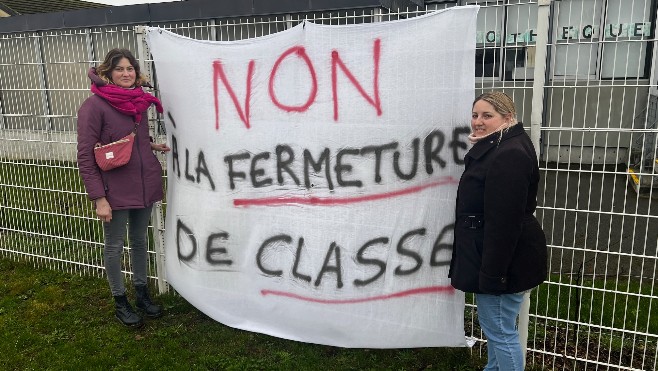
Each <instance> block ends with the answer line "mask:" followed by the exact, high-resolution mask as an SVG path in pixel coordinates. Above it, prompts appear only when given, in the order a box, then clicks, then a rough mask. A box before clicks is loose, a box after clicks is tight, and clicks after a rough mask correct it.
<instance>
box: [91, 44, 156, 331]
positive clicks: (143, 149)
mask: <svg viewBox="0 0 658 371" xmlns="http://www.w3.org/2000/svg"><path fill="white" fill-rule="evenodd" d="M88 76H89V79H90V80H91V92H92V93H93V95H92V96H90V97H89V98H87V99H86V100H85V101H84V103H82V106H80V109H79V111H78V167H79V169H80V176H81V177H82V180H83V182H84V184H85V188H86V190H87V195H88V196H89V199H91V200H92V201H93V203H94V207H95V209H96V215H97V216H98V218H99V219H100V220H101V221H102V222H103V230H104V234H105V245H104V248H103V258H104V264H105V272H106V274H107V279H108V282H109V284H110V290H111V291H112V296H113V297H114V301H115V315H116V317H117V318H118V319H119V321H121V323H123V324H124V325H126V326H131V327H139V326H141V325H142V324H143V322H142V317H141V316H140V315H138V314H137V313H136V312H135V311H134V309H133V308H132V306H131V305H130V303H129V302H128V299H127V297H126V288H125V286H124V282H123V273H122V270H121V260H122V256H123V246H124V242H125V234H126V224H128V236H129V241H130V258H131V259H130V261H131V263H132V273H133V275H132V280H133V284H134V287H135V293H136V295H137V300H136V306H137V308H139V309H140V310H142V311H143V312H144V314H146V315H147V316H149V317H158V316H160V315H161V314H162V310H161V308H160V306H158V305H155V304H154V303H153V302H152V300H151V298H150V295H149V292H148V287H147V266H148V264H147V262H148V252H147V235H146V232H147V228H148V225H149V218H150V215H151V208H152V206H153V204H154V203H155V202H156V201H160V200H162V198H163V191H162V168H161V166H160V162H159V161H158V159H157V158H156V157H155V154H154V153H153V151H161V152H166V151H169V147H167V145H166V144H156V143H152V141H151V140H150V137H149V128H148V119H147V115H146V110H147V109H148V108H149V107H150V106H151V104H155V106H156V108H157V109H158V111H159V112H162V106H161V105H160V101H159V100H158V99H157V98H156V97H154V96H153V95H151V94H149V93H147V92H145V91H144V90H143V89H142V85H144V84H145V83H146V79H145V78H144V77H143V76H142V74H141V73H140V69H139V64H138V63H137V60H136V59H135V57H134V56H133V55H132V53H131V52H130V51H129V50H126V49H113V50H110V52H109V53H107V55H106V56H105V60H104V61H103V63H101V64H100V65H99V66H98V67H97V68H91V69H90V70H89V73H88ZM131 132H134V134H135V135H134V137H133V140H134V142H133V149H132V154H131V156H130V160H129V161H128V163H126V164H125V165H123V166H120V167H117V168H115V169H112V170H107V171H104V170H101V169H100V167H99V166H98V164H97V163H96V160H95V157H94V147H95V146H96V145H98V144H101V145H104V144H108V143H111V142H115V141H117V140H119V139H121V138H124V137H126V136H127V135H129V134H130V133H131Z"/></svg>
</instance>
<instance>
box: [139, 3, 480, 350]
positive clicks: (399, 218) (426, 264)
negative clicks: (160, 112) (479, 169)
mask: <svg viewBox="0 0 658 371" xmlns="http://www.w3.org/2000/svg"><path fill="white" fill-rule="evenodd" d="M477 9H478V7H458V8H452V9H449V10H446V11H438V12H435V13H431V14H427V15H424V16H419V17H415V18H412V19H408V20H401V21H392V22H381V23H370V24H361V25H349V26H325V25H317V24H313V23H309V22H303V23H302V24H299V25H297V26H295V27H293V28H291V29H289V30H286V31H283V32H279V33H276V34H272V35H268V36H263V37H259V38H254V39H248V40H240V41H232V42H212V41H199V40H193V39H189V38H185V37H182V36H178V35H175V34H173V33H170V32H167V31H164V30H161V29H157V28H150V29H148V32H147V40H148V43H149V47H150V49H151V52H152V54H153V57H154V61H155V68H156V72H157V78H158V86H159V89H160V93H161V97H162V100H163V104H164V107H165V123H166V129H167V140H168V143H169V145H170V147H172V151H171V152H170V153H169V155H168V158H167V177H168V183H167V185H168V189H167V210H166V211H167V215H166V237H165V238H166V240H165V259H166V269H167V270H166V274H167V280H168V282H169V283H170V284H171V285H172V286H173V287H174V288H175V289H176V291H178V292H179V293H180V294H181V295H182V296H183V297H185V299H187V300H188V301H189V302H190V303H192V304H193V305H194V306H195V307H197V308H198V309H200V310H201V311H203V312H204V313H206V314H207V315H208V316H210V317H212V318H214V319H215V320H217V321H219V322H221V323H224V324H226V325H228V326H232V327H235V328H240V329H244V330H249V331H256V332H261V333H265V334H269V335H273V336H277V337H281V338H286V339H293V340H298V341H304V342H310V343H318V344H328V345H335V346H342V347H368V348H398V347H425V346H464V345H465V337H464V328H463V316H464V296H463V293H461V292H458V291H455V290H454V289H453V288H452V287H451V286H450V279H449V278H448V269H449V264H450V258H451V251H452V238H453V228H454V225H453V224H454V202H455V201H454V199H455V195H456V188H457V182H458V180H459V176H460V174H461V172H462V169H463V168H462V165H463V157H464V154H465V153H466V150H467V144H466V143H467V138H466V137H467V135H468V133H469V128H468V127H469V113H470V110H471V103H472V100H473V97H474V86H475V81H474V80H475V78H474V76H475V74H474V62H473V61H474V59H475V20H476V16H477Z"/></svg>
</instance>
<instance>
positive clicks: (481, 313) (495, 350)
mask: <svg viewBox="0 0 658 371" xmlns="http://www.w3.org/2000/svg"><path fill="white" fill-rule="evenodd" d="M475 300H476V303H477V313H478V319H479V321H480V327H481V328H482V331H484V335H485V336H486V337H487V355H488V358H489V359H488V362H487V366H486V367H485V368H484V370H485V371H488V370H501V371H516V370H519V371H522V370H523V353H522V351H521V343H520V342H519V331H518V329H517V326H516V318H517V317H518V315H519V310H520V309H521V302H523V293H518V294H503V295H487V294H475Z"/></svg>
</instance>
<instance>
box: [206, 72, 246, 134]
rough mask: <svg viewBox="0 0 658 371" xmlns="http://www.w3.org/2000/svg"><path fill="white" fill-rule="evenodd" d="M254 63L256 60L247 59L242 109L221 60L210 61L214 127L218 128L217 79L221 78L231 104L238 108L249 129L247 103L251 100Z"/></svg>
mask: <svg viewBox="0 0 658 371" xmlns="http://www.w3.org/2000/svg"><path fill="white" fill-rule="evenodd" d="M255 65H256V62H255V61H253V60H251V61H249V67H248V70H247V92H246V93H245V97H244V110H242V107H240V103H239V102H238V97H237V96H236V95H235V92H234V91H233V88H232V87H231V84H229V82H228V79H227V78H226V74H225V73H224V68H223V67H222V62H221V61H219V60H217V61H214V62H212V68H213V85H212V87H213V94H214V96H215V129H216V130H219V83H218V81H217V80H218V79H221V80H222V83H223V84H224V87H226V91H227V92H228V94H229V95H230V96H231V100H232V101H233V105H234V106H235V109H236V110H238V115H240V119H241V120H242V122H244V125H245V126H246V127H247V129H249V103H250V102H251V80H252V78H253V77H254V66H255Z"/></svg>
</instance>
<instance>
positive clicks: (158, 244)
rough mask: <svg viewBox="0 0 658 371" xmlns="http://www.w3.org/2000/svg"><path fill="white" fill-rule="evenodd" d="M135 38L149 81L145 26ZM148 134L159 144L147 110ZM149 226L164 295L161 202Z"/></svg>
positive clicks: (137, 30) (137, 29)
mask: <svg viewBox="0 0 658 371" xmlns="http://www.w3.org/2000/svg"><path fill="white" fill-rule="evenodd" d="M135 38H136V43H137V60H138V61H139V68H140V70H141V72H142V74H144V75H145V76H147V77H148V78H149V79H150V80H152V79H151V77H152V74H151V65H150V64H148V63H146V61H147V60H148V59H149V51H148V45H147V44H146V27H145V26H136V27H135ZM148 115H149V120H148V122H149V133H150V135H151V137H153V138H154V139H155V140H156V142H159V140H158V139H159V137H160V136H159V135H158V134H159V133H156V128H157V126H158V125H157V121H158V115H157V113H155V112H154V111H153V109H152V108H151V109H149V111H148ZM152 122H156V125H152V124H151V123H152ZM151 224H152V225H153V247H154V249H155V266H156V272H157V277H156V278H157V280H158V292H160V293H161V294H162V293H165V292H167V290H168V286H167V281H166V277H165V274H166V273H165V261H164V259H165V256H164V233H163V232H164V217H163V212H162V202H160V201H158V202H156V203H155V204H154V205H153V210H152V211H151Z"/></svg>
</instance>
